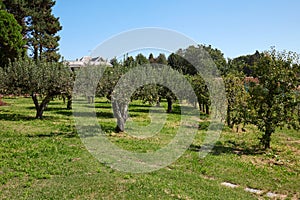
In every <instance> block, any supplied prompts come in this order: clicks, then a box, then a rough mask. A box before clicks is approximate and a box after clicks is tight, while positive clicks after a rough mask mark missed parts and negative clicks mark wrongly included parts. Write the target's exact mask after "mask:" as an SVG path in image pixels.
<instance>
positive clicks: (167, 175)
mask: <svg viewBox="0 0 300 200" xmlns="http://www.w3.org/2000/svg"><path fill="white" fill-rule="evenodd" d="M3 100H4V101H5V102H7V103H9V106H3V107H0V127H1V129H0V142H1V145H0V199H257V198H259V196H258V195H254V194H251V193H248V192H245V191H243V188H244V187H251V188H258V189H262V190H264V191H265V192H268V191H272V192H276V193H280V194H287V195H288V197H289V198H292V197H294V198H300V194H299V188H300V133H299V132H297V131H295V130H287V129H282V130H277V131H276V133H275V134H274V135H273V136H272V144H271V145H272V150H268V151H266V152H263V151H261V150H260V149H258V148H257V145H258V139H257V138H258V137H259V136H260V133H259V132H258V131H257V129H255V128H254V127H252V126H249V127H246V129H247V132H243V133H235V132H232V131H231V130H229V129H227V128H225V129H224V131H223V132H222V135H221V137H220V139H219V141H218V142H217V144H216V146H215V148H214V149H213V151H212V152H211V153H210V154H209V155H207V156H206V157H205V158H204V159H200V158H199V156H198V153H199V152H198V149H199V147H200V145H201V143H202V140H203V138H204V136H205V129H206V127H207V122H205V121H204V122H201V125H200V127H201V130H199V131H198V134H197V136H196V137H195V140H194V142H193V145H191V147H190V149H189V150H187V151H186V152H185V153H184V154H183V156H182V157H181V158H179V159H178V160H177V161H175V162H174V163H172V164H171V165H169V166H168V167H165V168H163V169H160V170H158V171H155V172H151V173H142V174H135V173H124V172H120V171H116V170H113V169H111V168H110V167H108V166H105V165H104V164H101V163H100V162H99V161H98V160H96V159H95V158H94V157H93V156H92V155H91V154H90V153H89V152H88V151H87V150H86V148H85V146H84V145H83V144H82V143H81V140H80V138H79V137H78V136H77V134H76V129H75V126H74V119H73V116H72V111H70V110H67V109H65V107H66V105H64V104H63V103H62V101H60V100H58V99H57V100H56V101H53V102H51V103H50V105H49V107H48V109H47V111H45V113H44V116H45V117H44V120H35V119H34V116H35V109H34V107H33V103H32V101H31V99H30V98H4V99H3ZM163 105H164V106H166V105H165V104H163ZM149 109H150V107H149V106H147V105H144V104H141V103H140V102H138V101H137V102H133V103H132V104H131V105H130V115H131V117H132V118H133V120H134V121H135V122H136V123H138V124H140V125H144V126H146V125H148V124H149V122H150V118H149V116H148V114H147V113H148V110H149ZM96 111H97V116H98V119H99V123H100V125H101V127H102V129H103V130H105V131H106V132H107V134H106V135H107V137H108V138H109V139H110V140H111V141H112V142H113V143H115V144H116V145H118V146H120V147H122V148H124V149H126V150H130V151H135V152H148V151H155V150H157V149H159V148H161V147H163V146H164V145H166V144H167V143H168V142H169V141H170V140H171V139H172V138H173V137H174V135H175V134H176V131H177V128H178V124H179V120H180V116H179V114H178V113H180V108H179V107H175V114H169V115H168V116H167V122H166V124H165V126H164V127H163V129H162V131H161V132H160V133H159V134H156V135H154V136H153V137H150V138H147V139H137V138H134V137H131V136H129V135H128V134H120V135H118V134H115V133H114V127H115V120H114V119H113V118H112V117H113V115H112V110H111V107H110V104H109V103H107V102H106V100H104V99H96ZM201 118H202V119H205V117H204V116H202V117H201ZM224 181H229V182H232V183H235V184H238V185H240V186H241V187H239V188H235V189H231V188H227V187H224V186H222V185H221V184H220V183H222V182H224ZM263 198H265V197H264V196H263Z"/></svg>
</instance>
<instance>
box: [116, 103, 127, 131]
mask: <svg viewBox="0 0 300 200" xmlns="http://www.w3.org/2000/svg"><path fill="white" fill-rule="evenodd" d="M112 106H113V112H114V116H115V118H117V126H116V132H117V133H119V132H124V131H125V123H126V121H127V119H128V117H129V115H128V103H126V102H125V103H120V102H116V101H113V102H112Z"/></svg>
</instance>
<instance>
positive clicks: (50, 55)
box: [3, 0, 62, 61]
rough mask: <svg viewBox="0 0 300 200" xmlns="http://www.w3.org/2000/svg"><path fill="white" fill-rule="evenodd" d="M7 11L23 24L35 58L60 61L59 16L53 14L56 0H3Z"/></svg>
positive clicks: (24, 34) (25, 35)
mask: <svg viewBox="0 0 300 200" xmlns="http://www.w3.org/2000/svg"><path fill="white" fill-rule="evenodd" d="M3 2H4V5H5V7H6V9H7V11H8V12H9V13H11V14H13V15H14V16H15V18H16V20H17V21H18V23H19V24H20V25H21V26H22V29H23V30H22V34H23V36H24V38H26V40H27V46H28V49H29V52H30V55H31V56H32V57H33V58H34V59H35V60H41V59H45V60H47V61H58V60H59V58H60V55H59V54H58V52H57V51H58V46H59V44H58V41H59V40H60V37H59V36H57V35H56V34H57V32H58V31H60V30H61V29H62V26H61V25H60V23H59V18H57V17H55V16H54V15H53V14H52V7H53V6H54V5H55V1H54V0H35V1H31V0H3Z"/></svg>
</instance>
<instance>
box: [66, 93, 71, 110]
mask: <svg viewBox="0 0 300 200" xmlns="http://www.w3.org/2000/svg"><path fill="white" fill-rule="evenodd" d="M67 98H68V102H67V109H68V110H71V109H72V95H67Z"/></svg>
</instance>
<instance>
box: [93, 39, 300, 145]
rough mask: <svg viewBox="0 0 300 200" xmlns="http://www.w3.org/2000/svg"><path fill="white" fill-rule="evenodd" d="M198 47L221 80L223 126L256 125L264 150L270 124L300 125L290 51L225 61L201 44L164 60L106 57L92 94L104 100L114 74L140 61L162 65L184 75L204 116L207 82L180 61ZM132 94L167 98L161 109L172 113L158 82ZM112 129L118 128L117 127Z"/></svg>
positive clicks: (299, 81) (170, 97)
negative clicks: (108, 64)
mask: <svg viewBox="0 0 300 200" xmlns="http://www.w3.org/2000/svg"><path fill="white" fill-rule="evenodd" d="M203 49H204V50H205V51H207V52H208V54H209V55H210V56H211V58H212V60H213V61H214V62H215V64H216V66H217V68H218V69H219V71H220V74H221V76H222V78H223V80H224V83H225V90H226V97H227V118H226V123H227V125H228V126H229V127H233V126H234V125H239V124H241V125H245V124H254V125H256V126H257V127H258V129H259V130H261V131H262V132H264V134H263V137H262V138H260V139H261V143H262V144H263V145H264V147H265V148H269V147H270V141H271V135H272V134H273V133H274V132H275V129H276V127H282V126H285V125H287V126H288V127H292V128H295V129H297V128H299V127H300V115H299V105H300V90H299V86H300V65H299V57H298V55H297V54H296V53H293V52H286V51H283V52H278V51H276V50H275V48H271V50H269V51H266V52H261V53H260V52H258V51H257V52H255V53H254V54H253V55H247V56H241V57H238V58H235V59H232V60H228V61H226V59H225V58H224V56H223V54H222V53H221V51H220V50H218V49H213V48H212V47H211V46H203V45H199V46H197V47H195V46H191V47H189V48H187V49H180V50H178V52H177V53H176V54H171V55H170V56H169V57H168V58H167V59H166V57H165V56H164V55H163V54H160V55H159V56H158V57H157V58H154V57H153V55H152V54H150V56H149V58H148V59H147V58H146V57H145V56H143V55H142V54H139V55H137V56H136V57H135V58H133V57H128V58H126V59H125V60H124V62H121V63H119V62H116V60H112V64H113V66H114V67H113V68H110V69H109V70H108V71H107V73H105V74H104V78H103V79H102V80H101V82H100V83H99V85H98V90H97V91H98V95H99V96H104V95H106V96H107V97H108V98H110V96H111V93H112V92H113V89H114V87H115V84H116V83H117V81H118V79H119V77H121V76H122V74H124V73H126V72H127V71H128V69H130V68H132V67H135V66H137V65H141V64H152V65H153V64H154V65H155V64H156V63H157V64H164V65H166V64H167V65H169V66H170V67H172V68H173V69H175V70H177V71H179V72H180V73H182V74H183V75H185V77H186V78H187V79H188V80H189V81H190V83H191V85H192V86H193V88H194V91H195V93H196V95H197V98H198V102H197V103H198V105H199V108H200V110H201V111H202V112H206V113H207V114H209V112H210V111H209V109H210V102H211V99H210V98H209V91H208V87H207V83H205V81H204V79H203V77H202V76H201V75H200V74H199V73H198V72H197V70H196V69H195V68H194V67H193V65H192V64H191V63H189V62H188V61H187V60H186V59H185V56H186V55H196V54H197V53H200V52H201V51H202V50H203ZM132 98H135V99H137V98H139V99H143V100H144V101H148V102H150V103H158V104H159V101H160V99H162V98H165V99H166V100H167V102H168V109H167V112H172V103H173V102H174V101H176V96H175V95H174V94H173V93H172V92H171V91H170V90H169V89H168V88H166V87H163V86H160V85H147V86H144V87H141V88H140V89H139V90H137V91H136V92H135V93H134V95H133V96H132ZM125 121H126V120H125ZM118 130H121V131H123V130H122V129H120V128H119V127H118Z"/></svg>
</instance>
